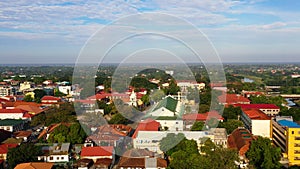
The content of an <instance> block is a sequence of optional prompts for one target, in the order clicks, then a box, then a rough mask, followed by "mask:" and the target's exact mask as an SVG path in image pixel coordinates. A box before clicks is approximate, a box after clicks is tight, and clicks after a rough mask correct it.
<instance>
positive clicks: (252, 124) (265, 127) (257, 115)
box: [241, 109, 272, 138]
mask: <svg viewBox="0 0 300 169" xmlns="http://www.w3.org/2000/svg"><path fill="white" fill-rule="evenodd" d="M241 120H242V122H243V123H244V125H245V127H246V129H248V130H249V131H250V132H251V133H252V134H253V135H257V136H262V137H267V138H272V125H271V117H269V116H267V115H266V114H265V113H263V112H262V111H260V110H258V109H242V115H241Z"/></svg>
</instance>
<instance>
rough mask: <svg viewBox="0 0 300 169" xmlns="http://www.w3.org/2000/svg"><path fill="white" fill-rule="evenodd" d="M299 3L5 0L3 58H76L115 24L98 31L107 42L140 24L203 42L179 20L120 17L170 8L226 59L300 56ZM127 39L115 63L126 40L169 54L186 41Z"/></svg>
mask: <svg viewBox="0 0 300 169" xmlns="http://www.w3.org/2000/svg"><path fill="white" fill-rule="evenodd" d="M299 6H300V1H297V0H240V1H238V0H232V1H230V0H172V1H167V0H103V1H96V0H74V1H67V0H50V1H44V0H2V1H1V2H0V60H1V62H0V64H22V63H26V64H36V63H42V64H47V63H49V64H50V63H51V64H52V63H75V62H76V61H77V60H78V57H79V55H80V52H81V51H82V50H83V49H84V47H85V45H86V44H88V43H89V41H88V40H89V39H92V37H93V36H95V35H97V32H99V31H100V32H101V30H103V28H105V27H111V28H112V27H113V28H114V29H110V30H111V31H113V32H109V33H107V34H105V33H103V32H102V34H101V33H100V34H101V37H100V38H102V39H105V40H107V41H109V40H111V37H112V36H113V35H114V34H119V33H120V32H123V33H124V34H125V33H130V32H132V31H135V30H136V28H135V27H134V26H136V27H143V28H144V27H147V28H146V29H155V31H162V32H164V33H168V32H172V34H173V35H174V36H176V35H178V36H179V35H180V37H182V38H184V39H186V40H187V41H189V42H191V43H193V45H197V41H196V40H195V37H194V34H193V32H192V31H191V30H190V29H188V28H187V27H184V26H182V24H179V23H180V22H176V20H172V19H171V20H172V21H170V19H168V18H161V19H159V21H157V20H155V21H153V20H152V21H151V19H149V18H148V20H144V21H140V19H141V18H137V19H134V18H131V19H127V20H126V19H125V20H124V19H123V20H122V18H126V17H128V16H132V15H135V14H147V13H154V14H155V13H162V14H167V15H170V16H173V17H177V18H178V19H179V20H182V21H184V22H186V23H188V24H190V25H193V26H195V28H197V29H198V30H200V31H201V32H202V33H203V34H204V35H205V37H207V38H208V41H209V42H210V43H211V44H212V46H213V47H214V49H215V50H216V52H217V53H218V55H219V57H220V60H221V61H222V62H259V63H260V62H280V63H282V62H300V57H299V56H300V47H299V44H300V11H299ZM119 20H121V21H122V22H120V23H121V24H120V23H118V21H119ZM125 21H126V22H128V23H126V22H125ZM129 22H130V23H129ZM131 23H135V24H131ZM160 23H161V25H159V24H160ZM145 25H146V26H145ZM151 25H152V26H153V27H155V26H156V27H155V28H153V27H151ZM175 32H176V33H175ZM99 36H100V35H99ZM129 40H131V42H128V43H127V45H122V44H120V45H119V46H117V47H116V48H115V50H113V51H112V52H111V53H109V54H108V56H107V58H106V60H107V62H110V61H111V62H113V61H114V60H113V59H110V57H116V58H117V57H120V60H122V58H123V57H127V56H123V55H125V53H126V55H128V54H127V53H129V52H128V51H126V50H128V45H130V46H132V47H133V48H134V47H136V46H139V47H140V48H138V50H141V49H146V48H159V47H160V46H163V47H162V48H163V50H165V49H164V47H169V46H172V47H173V48H172V49H174V51H170V52H175V53H176V52H178V51H184V49H181V48H180V47H178V48H177V51H176V50H175V48H176V47H177V46H178V45H179V46H180V44H176V43H175V42H174V41H173V40H170V39H168V38H165V39H164V38H162V37H156V36H144V37H140V38H131V39H129ZM124 43H125V42H124ZM201 45H202V44H201V42H199V46H201ZM181 47H182V45H181ZM99 48H101V44H99ZM179 49H180V50H179ZM149 51H150V52H151V50H149ZM155 51H157V50H155ZM132 52H134V51H133V50H132ZM156 54H157V53H156ZM184 54H185V55H186V56H185V57H184V58H183V59H184V60H185V59H186V60H189V59H188V58H189V57H190V56H189V55H190V53H189V52H187V53H184ZM148 55H149V58H151V53H148ZM89 62H92V61H91V60H89Z"/></svg>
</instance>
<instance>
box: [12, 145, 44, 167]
mask: <svg viewBox="0 0 300 169" xmlns="http://www.w3.org/2000/svg"><path fill="white" fill-rule="evenodd" d="M39 155H42V151H41V148H40V147H38V146H35V145H34V144H33V143H23V144H21V145H20V146H19V147H16V148H11V149H9V150H8V153H7V163H8V166H9V167H8V168H10V169H13V168H14V167H15V166H16V165H17V164H20V163H24V162H36V161H38V160H37V156H39Z"/></svg>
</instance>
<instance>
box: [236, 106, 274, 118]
mask: <svg viewBox="0 0 300 169" xmlns="http://www.w3.org/2000/svg"><path fill="white" fill-rule="evenodd" d="M234 106H236V107H241V108H242V109H258V110H260V111H262V112H264V113H265V114H266V115H268V116H276V115H278V113H279V112H280V107H278V106H276V105H275V104H236V105H234Z"/></svg>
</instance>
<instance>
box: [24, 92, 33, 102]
mask: <svg viewBox="0 0 300 169" xmlns="http://www.w3.org/2000/svg"><path fill="white" fill-rule="evenodd" d="M23 100H24V101H25V102H32V101H33V98H32V97H31V95H30V94H28V95H25V97H24V98H23Z"/></svg>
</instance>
